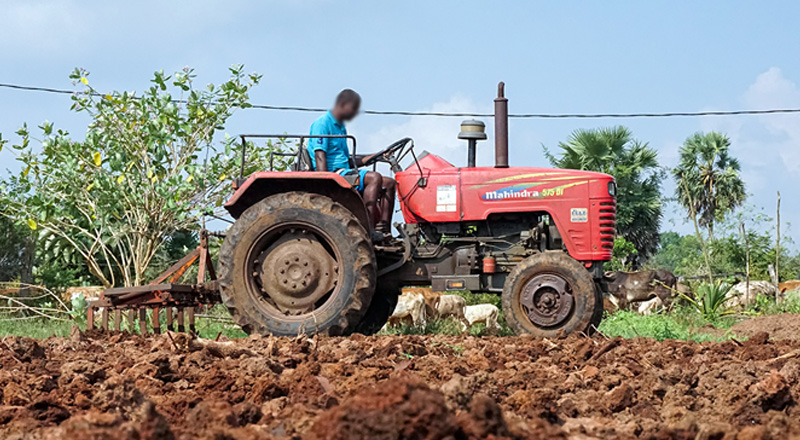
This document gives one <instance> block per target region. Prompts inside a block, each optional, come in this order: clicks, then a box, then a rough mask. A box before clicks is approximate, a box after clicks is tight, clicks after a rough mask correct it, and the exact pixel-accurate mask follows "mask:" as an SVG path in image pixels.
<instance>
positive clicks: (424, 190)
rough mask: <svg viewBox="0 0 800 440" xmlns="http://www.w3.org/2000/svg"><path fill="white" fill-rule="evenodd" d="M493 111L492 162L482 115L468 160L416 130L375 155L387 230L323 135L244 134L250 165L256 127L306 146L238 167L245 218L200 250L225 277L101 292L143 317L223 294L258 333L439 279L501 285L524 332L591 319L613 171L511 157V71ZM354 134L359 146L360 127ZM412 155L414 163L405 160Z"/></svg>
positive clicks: (367, 318) (335, 321) (386, 301)
mask: <svg viewBox="0 0 800 440" xmlns="http://www.w3.org/2000/svg"><path fill="white" fill-rule="evenodd" d="M494 125H495V136H494V138H495V165H494V166H493V167H486V166H476V164H475V157H476V154H475V151H476V145H477V142H478V141H480V140H484V139H486V138H487V136H486V133H485V132H484V124H483V123H482V122H480V121H474V120H471V121H465V122H464V123H462V126H461V133H460V134H459V136H458V137H459V138H460V139H463V140H466V146H467V153H468V154H467V156H468V158H467V166H466V167H457V166H455V165H453V164H451V163H450V162H448V161H447V160H445V159H443V158H442V157H440V156H437V155H435V154H432V153H428V152H421V153H419V154H417V152H415V150H414V142H413V141H412V140H411V139H408V138H406V139H401V140H398V141H397V142H394V143H393V144H391V145H389V146H388V147H386V148H385V149H383V150H382V151H380V152H378V153H377V154H375V155H373V156H371V157H370V159H369V160H367V161H366V163H365V164H364V165H365V166H372V167H374V166H375V165H376V164H377V163H378V162H383V163H386V164H388V168H389V169H391V171H392V172H393V173H394V178H395V179H396V181H397V200H398V201H399V206H400V211H401V213H402V218H403V222H402V223H395V225H394V226H395V229H396V232H397V233H396V234H395V237H394V238H393V239H392V240H390V241H387V242H383V243H378V244H373V242H372V240H371V234H370V232H371V231H370V230H369V226H368V225H369V224H370V223H371V222H370V219H369V218H368V210H367V209H366V207H365V204H364V201H363V200H362V198H361V196H360V195H359V193H358V192H357V191H356V190H355V189H354V187H353V183H352V181H350V180H349V179H347V178H345V177H343V176H341V175H339V174H337V173H332V172H318V171H313V170H311V169H310V168H311V167H310V165H309V163H310V157H309V155H308V152H307V149H306V148H305V147H304V146H303V140H304V139H307V138H309V137H311V136H308V135H297V136H291V135H285V134H284V135H277V136H270V135H243V136H241V140H242V166H243V169H244V163H245V157H246V147H247V146H248V143H249V142H250V141H252V140H253V139H257V138H268V137H279V138H297V139H299V142H297V145H298V148H297V151H296V152H275V153H274V154H280V155H289V156H291V157H290V160H292V161H294V164H293V165H292V170H291V171H272V170H270V171H261V172H256V173H254V174H252V175H250V176H241V177H240V178H239V179H237V180H236V181H234V187H235V193H234V194H233V196H232V197H231V198H230V200H228V202H227V203H226V204H225V208H226V209H227V211H228V212H229V213H230V215H231V216H232V217H233V218H234V219H235V222H234V224H233V225H232V226H231V227H230V229H229V230H228V231H227V232H226V233H225V239H224V241H223V243H222V247H221V249H220V254H219V261H218V265H217V270H216V272H217V273H214V270H213V269H214V266H213V264H211V261H210V258H209V257H208V254H207V252H205V254H204V253H203V249H200V250H199V252H198V254H197V255H195V256H196V257H198V258H200V262H201V265H202V264H203V263H207V264H206V265H205V266H204V267H207V268H208V269H205V268H203V272H204V273H206V272H211V273H210V275H211V276H212V281H211V282H205V280H203V279H202V278H203V277H204V276H205V275H201V276H200V279H198V284H196V285H192V286H185V287H184V288H183V289H184V290H185V292H183V293H181V292H180V290H181V285H174V284H169V283H168V284H164V283H163V282H164V281H168V280H167V278H168V277H161V278H160V279H159V280H156V281H157V282H158V283H154V284H151V285H150V286H149V287H148V286H145V287H142V288H139V290H136V289H137V288H132V289H131V288H127V289H110V290H108V291H106V293H105V294H104V298H101V300H102V301H105V302H104V303H103V302H101V303H97V304H96V305H101V306H105V307H108V308H109V309H110V310H115V309H118V308H124V307H125V306H126V305H127V306H128V308H131V307H133V308H136V309H138V310H139V311H140V318H141V316H144V315H143V312H142V311H141V310H142V308H143V307H149V308H154V307H162V308H167V309H168V310H169V311H171V309H172V307H173V306H174V307H182V306H185V307H189V306H191V305H193V304H195V303H197V302H198V301H199V302H201V303H209V302H214V301H215V300H217V298H218V299H219V300H221V302H222V303H224V304H225V306H227V308H228V309H229V311H230V313H231V315H232V316H233V319H234V320H235V321H236V322H237V323H238V324H239V325H240V326H241V327H242V329H243V330H244V331H245V332H247V333H261V334H272V335H285V336H296V335H298V334H302V333H306V334H313V333H324V334H330V335H346V334H350V333H353V332H361V333H367V334H369V333H373V332H376V331H377V330H378V329H380V328H381V327H382V326H383V325H384V323H385V322H386V321H387V319H388V318H389V316H390V314H391V313H392V311H393V309H394V306H395V305H396V302H397V299H398V296H399V295H400V293H401V289H402V288H403V287H404V286H431V288H432V290H433V291H437V292H459V291H465V290H466V291H471V292H486V293H494V294H498V295H501V296H502V308H503V313H504V315H505V319H506V321H507V323H508V325H509V327H510V328H511V329H512V330H513V331H514V332H515V333H517V334H526V333H527V334H533V335H537V336H543V337H550V336H557V335H565V334H569V333H574V332H584V333H587V334H588V333H591V332H592V331H593V329H594V328H595V327H596V326H597V325H598V324H599V322H600V319H601V317H602V311H603V307H602V305H603V301H602V295H601V292H600V290H599V288H598V287H597V283H596V281H598V280H599V279H600V278H601V277H602V274H603V262H605V261H608V260H609V259H610V258H611V252H612V248H613V243H614V236H615V221H616V200H615V193H616V186H615V182H614V179H613V178H612V177H611V176H609V175H606V174H601V173H595V172H587V171H576V170H565V169H551V168H534V167H509V165H508V101H507V99H506V98H505V97H504V90H503V83H500V84H499V87H498V97H497V99H495V124H494ZM347 137H348V138H349V142H350V143H351V145H352V152H353V154H354V155H355V150H356V145H355V138H353V137H351V136H347ZM402 162H410V164H409V165H408V166H406V167H405V168H403V167H402V166H401V163H402ZM270 163H272V160H270ZM192 261H194V260H192ZM187 263H189V264H190V263H191V261H188V260H187V261H183V262H179V264H178V265H176V268H174V269H177V268H179V267H180V266H181V264H183V266H186V264H187ZM178 272H180V271H178ZM172 273H175V270H173V272H172ZM216 275H218V277H217V276H216ZM171 279H172V280H174V279H175V276H174V275H171ZM159 283H161V284H159ZM182 295H183V296H182ZM198 297H202V299H199V300H198V299H197V298H198ZM123 298H127V299H123ZM181 298H183V299H181ZM126 301H127V302H126ZM142 304H149V305H148V306H143V305H142ZM179 310H180V309H179ZM105 313H107V312H105ZM179 313H180V311H179ZM131 316H133V312H131ZM154 316H156V315H154ZM90 319H91V318H90ZM107 319H108V318H107V316H104V325H105V326H107ZM115 319H117V320H119V313H118V312H117V316H116V317H115ZM170 319H171V318H170V317H169V316H168V325H170V324H171V322H170ZM179 319H182V317H180V318H179ZM153 321H154V325H155V323H156V322H157V321H159V320H158V319H154V320H153ZM90 322H91V321H90ZM191 324H193V322H191ZM179 325H182V322H179ZM156 330H157V331H158V329H156Z"/></svg>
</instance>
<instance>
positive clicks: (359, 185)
mask: <svg viewBox="0 0 800 440" xmlns="http://www.w3.org/2000/svg"><path fill="white" fill-rule="evenodd" d="M356 173H358V181H356V182H354V183H353V186H354V187H355V188H356V190H358V193H359V194H364V177H365V176H366V175H367V170H353V169H349V170H340V171H339V174H340V175H342V176H353V177H355V174H356Z"/></svg>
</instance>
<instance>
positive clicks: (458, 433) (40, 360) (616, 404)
mask: <svg viewBox="0 0 800 440" xmlns="http://www.w3.org/2000/svg"><path fill="white" fill-rule="evenodd" d="M767 318H769V319H768V320H765V322H764V323H762V324H761V325H766V323H767V322H769V323H772V324H771V325H772V327H773V328H784V327H787V328H792V329H793V330H794V331H795V334H797V333H796V330H797V329H798V328H800V327H798V323H800V318H799V317H798V316H796V315H779V316H772V317H767ZM759 319H763V318H759ZM778 320H786V322H785V323H781V322H777V321H778ZM746 322H747V321H746ZM742 324H744V323H741V324H737V325H739V326H741V325H742ZM748 325H749V324H748ZM735 327H736V326H734V329H735ZM747 330H748V331H749V332H751V333H749V334H748V335H747V336H749V337H748V338H747V339H746V340H741V341H740V340H738V339H731V340H725V341H722V342H716V341H708V342H694V341H677V340H666V341H660V342H659V341H654V340H653V339H646V338H633V339H622V338H607V337H603V336H596V337H594V338H585V337H578V336H572V337H569V338H567V339H560V340H542V339H533V338H529V337H482V338H479V337H473V336H448V335H382V336H372V337H364V336H360V335H356V336H352V337H349V338H328V337H314V338H306V337H298V338H271V337H251V338H242V339H237V340H228V339H227V337H226V336H224V335H223V336H221V337H220V340H219V341H214V340H203V339H201V340H193V339H191V338H189V337H188V336H187V335H185V334H171V335H160V336H156V335H151V336H148V337H142V336H138V335H128V334H124V333H122V334H100V333H98V332H96V331H92V332H88V333H82V332H80V331H78V330H77V329H75V330H73V331H72V333H71V335H70V336H67V337H49V338H46V339H41V340H35V339H30V338H26V337H15V336H7V337H5V338H4V339H3V342H2V343H3V346H2V347H0V365H2V368H0V390H2V391H1V394H2V404H3V406H2V407H0V438H5V439H22V438H25V439H28V438H43V439H46V438H87V439H135V438H141V439H168V438H187V439H188V438H222V439H227V438H236V439H239V438H241V439H250V438H312V439H314V438H316V439H396V438H420V439H425V438H427V439H445V438H452V439H466V438H470V439H479V438H491V436H494V437H493V438H497V439H502V438H509V439H510V438H515V439H516V438H518V439H522V438H554V439H559V438H560V439H567V438H571V439H588V438H604V439H623V438H686V439H689V438H703V439H718V438H730V439H733V438H740V439H745V438H747V439H767V438H789V437H790V436H798V435H800V408H799V407H798V406H797V403H796V402H797V401H798V399H800V342H798V341H795V340H771V339H769V336H768V335H767V334H766V333H758V332H757V330H758V325H755V326H753V325H750V328H748V329H747ZM742 339H744V338H742ZM737 433H738V434H737ZM737 435H738V437H737Z"/></svg>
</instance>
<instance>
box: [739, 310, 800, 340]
mask: <svg viewBox="0 0 800 440" xmlns="http://www.w3.org/2000/svg"><path fill="white" fill-rule="evenodd" d="M730 332H731V334H734V335H736V336H738V337H743V338H749V337H751V336H753V335H755V334H757V333H760V332H767V333H769V335H770V337H772V338H773V339H796V340H800V315H798V314H791V313H784V314H781V315H767V316H758V317H755V318H750V319H746V320H744V321H742V322H740V323H738V324H736V325H734V326H733V327H731V328H730Z"/></svg>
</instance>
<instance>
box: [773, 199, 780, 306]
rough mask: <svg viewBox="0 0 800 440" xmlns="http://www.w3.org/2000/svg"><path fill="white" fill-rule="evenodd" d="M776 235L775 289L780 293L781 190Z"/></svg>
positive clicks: (776, 295) (777, 298) (776, 297)
mask: <svg viewBox="0 0 800 440" xmlns="http://www.w3.org/2000/svg"><path fill="white" fill-rule="evenodd" d="M776 217H777V219H776V229H775V231H776V235H775V279H774V280H773V282H774V283H775V291H776V292H778V293H780V290H779V289H778V285H779V284H780V282H781V192H780V191H778V209H777V215H776ZM779 297H780V295H779V294H777V293H776V294H775V299H776V301H779Z"/></svg>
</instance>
